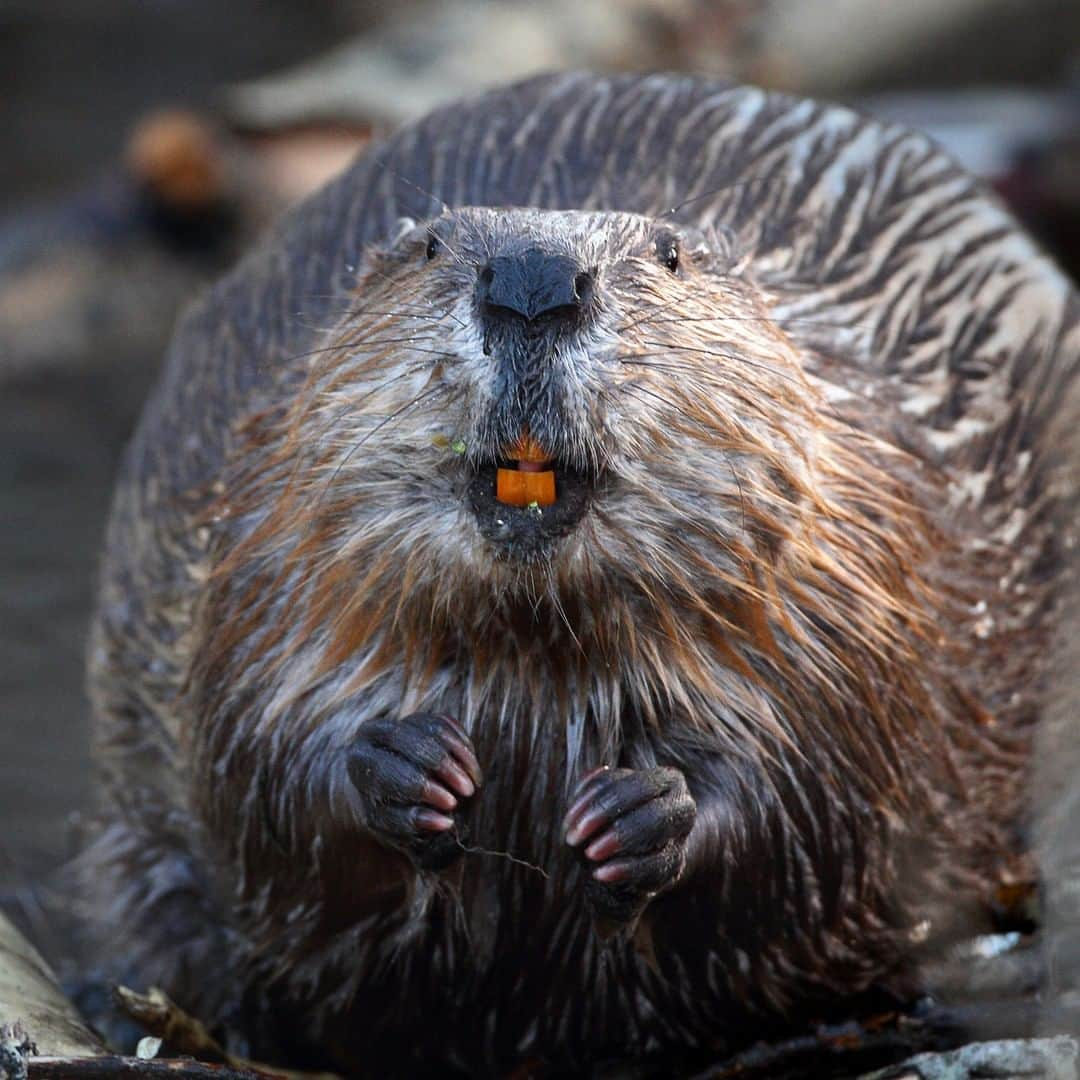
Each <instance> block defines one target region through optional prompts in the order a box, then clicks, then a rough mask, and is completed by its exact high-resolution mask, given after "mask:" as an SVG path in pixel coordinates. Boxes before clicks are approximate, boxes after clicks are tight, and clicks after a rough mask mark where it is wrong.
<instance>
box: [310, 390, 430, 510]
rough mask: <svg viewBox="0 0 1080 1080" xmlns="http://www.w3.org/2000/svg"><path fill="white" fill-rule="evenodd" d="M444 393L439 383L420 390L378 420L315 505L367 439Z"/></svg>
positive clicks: (320, 498)
mask: <svg viewBox="0 0 1080 1080" xmlns="http://www.w3.org/2000/svg"><path fill="white" fill-rule="evenodd" d="M445 391H446V387H445V386H443V385H442V384H441V383H440V384H438V385H436V386H430V387H428V388H427V389H426V390H421V391H420V393H419V394H417V395H416V397H414V398H413V399H412V400H411V401H409V402H407V403H406V404H404V405H402V406H401V407H400V408H398V409H395V410H394V411H393V412H392V413H390V414H389V415H387V416H385V417H383V419H382V420H380V421H379V422H378V423H377V424H376V425H375V426H374V427H373V428H372V429H371V430H370V431H369V432H368V433H367V434H366V435H365V436H364V437H363V438H362V439H360V440H359V441H358V442H356V443H355V444H354V445H353V446H352V447H351V448H350V450H349V452H348V453H347V454H346V455H345V457H344V458H342V460H341V461H339V462H338V464H337V467H336V468H335V469H334V471H333V473H332V474H331V476H330V479H329V480H327V481H326V483H325V484H324V485H323V488H322V490H321V491H320V493H319V495H318V498H317V499H316V505H317V504H318V502H320V501H321V500H322V498H323V497H324V496H325V494H326V492H327V491H328V490H329V488H330V487H331V486H332V485H333V483H334V481H335V480H337V478H338V475H339V474H340V472H341V470H342V469H343V468H345V466H346V465H347V464H348V463H349V462H350V461H351V460H352V457H353V455H354V454H355V453H356V452H357V451H358V450H360V449H361V448H362V447H363V446H364V444H365V443H366V442H367V441H368V439H370V438H371V437H372V436H373V435H377V434H378V433H379V432H380V431H381V430H382V429H383V428H384V427H386V425H387V424H389V423H391V422H392V421H394V420H397V419H399V418H400V417H402V416H404V415H405V413H407V412H408V411H409V410H410V409H412V408H414V407H415V406H417V405H419V404H420V402H421V401H426V400H427V399H428V398H430V397H432V396H434V395H435V394H438V393H444V392H445Z"/></svg>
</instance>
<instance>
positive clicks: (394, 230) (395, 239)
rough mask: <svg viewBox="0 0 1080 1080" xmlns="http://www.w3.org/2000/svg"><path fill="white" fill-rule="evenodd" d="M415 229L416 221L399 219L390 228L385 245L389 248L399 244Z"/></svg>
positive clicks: (405, 218)
mask: <svg viewBox="0 0 1080 1080" xmlns="http://www.w3.org/2000/svg"><path fill="white" fill-rule="evenodd" d="M415 228H416V219H415V218H411V217H399V218H398V219H397V221H395V222H394V224H393V225H392V226H391V227H390V235H389V237H388V238H387V243H388V244H389V245H390V247H393V246H394V245H395V244H398V243H400V242H401V241H402V240H404V239H405V237H406V236H408V235H409V233H411V232H412V231H413V229H415Z"/></svg>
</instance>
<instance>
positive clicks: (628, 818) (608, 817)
mask: <svg viewBox="0 0 1080 1080" xmlns="http://www.w3.org/2000/svg"><path fill="white" fill-rule="evenodd" d="M696 816H697V806H696V805H695V803H694V800H693V798H692V796H691V795H690V791H689V789H688V788H687V786H686V778H685V777H684V776H683V774H682V773H681V772H680V771H679V770H678V769H666V768H656V769H640V770H636V769H608V768H606V767H605V768H602V769H596V770H594V771H593V772H591V773H589V774H587V775H586V776H584V777H583V778H582V780H581V782H580V783H579V784H578V789H577V792H576V793H575V796H574V799H573V802H572V803H571V805H570V810H569V811H568V812H567V815H566V820H565V822H564V829H565V830H566V842H567V843H568V844H569V845H570V846H571V847H573V848H577V849H578V850H579V851H580V853H581V855H582V857H583V859H584V860H585V863H586V865H587V866H589V868H590V869H591V870H592V874H591V876H590V878H589V882H588V885H587V886H586V893H585V895H586V900H587V901H588V903H589V905H590V907H591V908H592V910H593V914H594V915H595V916H596V917H597V918H598V919H599V920H601V921H603V922H606V923H609V924H610V923H615V924H620V925H625V924H627V923H632V922H633V921H634V920H635V919H636V918H637V917H638V916H639V915H640V914H641V912H642V910H643V909H644V908H645V905H646V904H648V902H649V901H650V900H651V899H652V898H653V897H654V896H655V895H656V894H657V893H659V892H663V891H664V890H665V889H669V888H670V887H671V886H672V885H674V884H675V883H676V882H677V881H678V880H679V877H680V876H681V875H682V872H683V869H684V868H685V866H686V849H687V837H688V836H689V835H690V830H691V829H692V828H693V826H694V821H695V819H696Z"/></svg>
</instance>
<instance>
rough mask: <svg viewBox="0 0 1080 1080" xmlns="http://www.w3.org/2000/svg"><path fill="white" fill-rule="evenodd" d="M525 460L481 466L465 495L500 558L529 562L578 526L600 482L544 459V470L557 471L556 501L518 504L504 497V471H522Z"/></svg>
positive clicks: (495, 461) (547, 551)
mask: <svg viewBox="0 0 1080 1080" xmlns="http://www.w3.org/2000/svg"><path fill="white" fill-rule="evenodd" d="M521 464H522V463H521V462H514V461H511V460H507V459H500V460H493V461H488V462H481V463H479V464H477V465H476V466H475V468H474V470H473V476H472V479H471V480H470V481H469V486H468V489H467V492H466V497H467V499H468V503H469V507H470V508H471V510H472V512H473V515H474V516H475V517H476V522H477V524H478V525H479V527H480V532H481V534H482V535H483V536H484V538H485V539H486V540H488V541H489V542H490V543H491V544H492V545H493V546H494V547H495V549H496V550H497V551H498V553H499V554H500V556H501V557H504V558H512V559H522V560H525V561H529V560H531V559H539V558H542V557H544V556H545V555H548V554H550V552H551V549H552V548H553V547H554V545H555V544H557V543H558V542H559V541H560V540H562V539H563V538H564V537H566V536H568V535H569V534H570V533H571V532H573V531H574V529H576V528H577V526H578V524H579V523H580V522H581V519H582V518H583V517H584V516H585V513H586V511H587V510H588V509H589V504H590V503H591V502H592V499H593V496H594V495H595V493H596V490H597V486H598V481H597V478H596V477H594V476H590V475H589V474H587V473H584V472H582V471H581V470H580V469H576V468H574V467H573V466H570V465H567V464H564V463H563V462H560V461H558V460H554V461H550V462H547V463H545V471H550V472H552V473H553V474H554V477H553V479H554V500H553V501H551V502H549V503H548V504H547V505H543V506H542V505H540V501H539V500H536V501H532V502H530V503H528V504H526V505H524V506H518V505H514V504H512V503H508V502H505V501H502V500H501V499H500V497H499V495H500V486H501V485H500V478H499V474H500V472H502V473H503V474H505V473H507V472H513V471H515V470H520V466H521ZM520 471H524V472H535V470H532V469H525V470H520ZM506 479H507V478H506V476H505V475H504V476H503V480H504V481H505V480H506ZM503 495H504V497H505V487H503Z"/></svg>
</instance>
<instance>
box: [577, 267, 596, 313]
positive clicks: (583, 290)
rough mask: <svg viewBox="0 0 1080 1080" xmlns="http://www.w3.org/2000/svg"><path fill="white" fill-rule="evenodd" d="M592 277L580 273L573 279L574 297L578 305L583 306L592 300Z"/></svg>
mask: <svg viewBox="0 0 1080 1080" xmlns="http://www.w3.org/2000/svg"><path fill="white" fill-rule="evenodd" d="M592 294H593V276H592V274H588V273H585V272H582V273H580V274H578V275H577V277H575V278H574V297H575V299H576V300H577V301H578V303H579V304H581V305H583V306H584V305H585V304H587V303H588V302H589V301H590V300H591V299H592Z"/></svg>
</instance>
